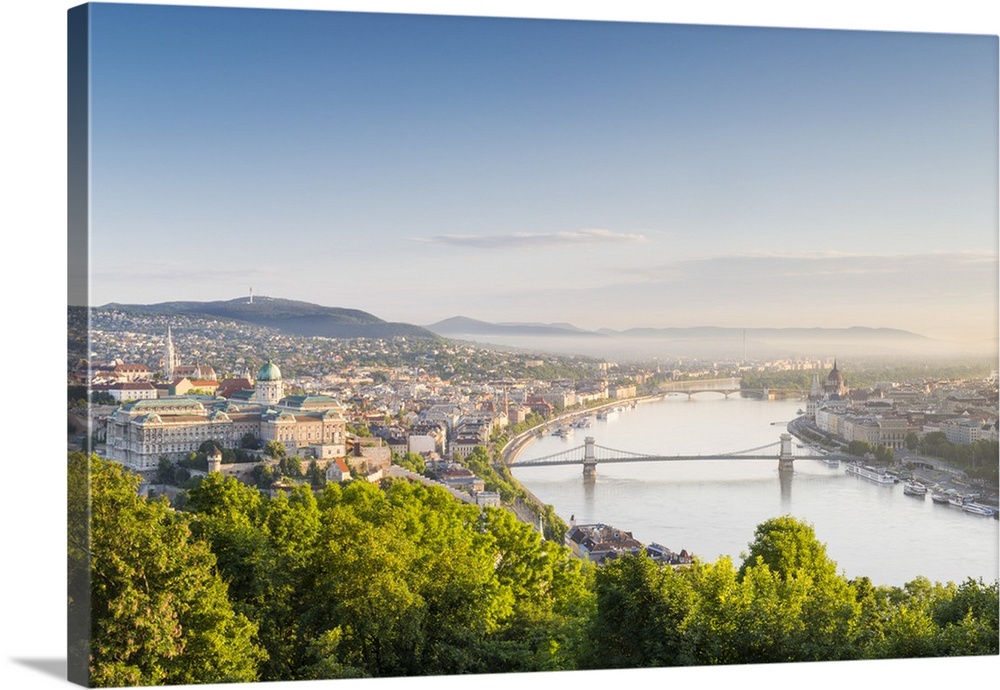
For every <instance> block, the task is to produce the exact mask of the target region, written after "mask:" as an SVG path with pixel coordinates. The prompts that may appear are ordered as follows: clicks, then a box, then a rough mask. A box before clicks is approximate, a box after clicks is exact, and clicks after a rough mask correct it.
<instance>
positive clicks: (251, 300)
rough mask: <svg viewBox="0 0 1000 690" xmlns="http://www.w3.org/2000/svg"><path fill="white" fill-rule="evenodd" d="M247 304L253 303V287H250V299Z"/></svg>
mask: <svg viewBox="0 0 1000 690" xmlns="http://www.w3.org/2000/svg"><path fill="white" fill-rule="evenodd" d="M247 304H253V288H252V287H251V288H250V301H249V302H247Z"/></svg>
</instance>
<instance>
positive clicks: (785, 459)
mask: <svg viewBox="0 0 1000 690" xmlns="http://www.w3.org/2000/svg"><path fill="white" fill-rule="evenodd" d="M796 458H816V459H820V458H830V459H847V456H844V457H843V458H841V457H840V456H834V455H826V456H824V455H819V454H813V453H804V454H799V455H796V454H795V453H794V452H793V450H792V435H791V434H781V436H780V439H779V440H778V441H776V442H774V443H770V444H768V445H765V446H759V447H757V448H748V449H747V450H739V451H733V452H729V453H710V454H707V455H704V454H703V455H650V454H646V453H636V452H633V451H628V450H617V449H614V448H607V447H605V446H600V445H598V444H597V443H595V442H594V438H593V437H592V436H588V437H587V438H585V439H584V444H583V445H582V446H577V447H575V448H570V449H568V450H564V451H561V452H559V453H552V454H551V455H545V456H543V457H540V458H532V459H531V460H518V461H517V462H515V463H513V464H512V465H511V466H512V467H515V468H522V467H552V466H555V465H583V476H584V477H594V476H596V475H597V465H598V464H610V463H620V462H676V461H691V460H777V461H778V470H779V471H782V472H790V471H791V470H792V464H793V462H794V461H795V459H796Z"/></svg>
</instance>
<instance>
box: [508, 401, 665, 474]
mask: <svg viewBox="0 0 1000 690" xmlns="http://www.w3.org/2000/svg"><path fill="white" fill-rule="evenodd" d="M663 396H664V394H662V393H656V394H652V395H642V396H637V397H634V398H622V399H620V400H614V401H612V402H608V403H601V404H600V405H595V406H594V407H587V408H584V409H582V410H570V411H569V412H564V413H563V414H561V415H559V416H557V417H553V418H552V419H546V420H545V421H544V422H542V423H541V424H536V425H535V426H533V427H531V428H530V429H527V430H525V431H522V432H521V433H520V434H518V435H517V436H515V437H514V438H512V439H510V440H509V441H507V443H506V444H504V447H503V448H501V449H500V457H501V458H502V460H503V463H504V464H505V465H507V466H508V467H509V466H510V465H512V464H514V462H515V460H516V459H517V456H518V454H519V453H520V452H521V451H522V450H524V449H525V448H527V447H528V445H530V444H531V442H532V441H534V440H536V439H538V438H540V437H542V436H545V434H547V433H549V432H550V431H552V430H553V429H555V428H556V427H559V426H564V425H566V424H572V423H573V422H576V421H579V420H581V419H585V418H587V417H590V416H591V415H595V414H598V413H599V412H602V411H603V410H611V409H615V408H618V407H622V406H628V407H634V406H635V405H641V404H644V403H648V402H655V401H657V400H662V399H663Z"/></svg>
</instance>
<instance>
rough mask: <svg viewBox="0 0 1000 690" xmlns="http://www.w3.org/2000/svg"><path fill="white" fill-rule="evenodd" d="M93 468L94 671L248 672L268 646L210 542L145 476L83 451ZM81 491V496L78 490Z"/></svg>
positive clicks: (95, 678)
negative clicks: (232, 595)
mask: <svg viewBox="0 0 1000 690" xmlns="http://www.w3.org/2000/svg"><path fill="white" fill-rule="evenodd" d="M70 465H71V466H70V474H71V475H72V474H75V473H80V472H87V471H88V469H89V478H90V485H89V493H90V496H89V504H90V514H91V520H90V534H89V562H90V577H91V592H90V612H91V627H90V637H91V639H90V663H89V666H90V673H91V682H92V683H93V684H94V685H99V686H122V685H154V684H185V683H196V682H200V683H206V682H217V683H221V682H247V681H254V680H257V679H258V678H259V674H258V669H259V665H260V663H261V661H262V660H263V659H264V658H265V657H266V652H265V651H264V649H263V648H262V647H260V645H259V644H257V642H256V640H255V637H256V632H257V625H256V624H255V623H254V622H252V621H250V620H249V619H248V618H246V617H245V616H243V615H241V614H239V613H237V612H236V611H234V609H233V606H232V604H231V603H230V601H229V598H228V591H227V586H226V583H225V582H224V581H223V580H222V578H221V577H220V576H219V573H218V571H217V570H216V558H215V555H214V554H213V553H212V551H211V550H210V549H209V546H208V544H206V543H205V542H203V541H199V540H197V539H194V538H193V537H192V534H191V530H190V528H189V525H188V521H187V520H186V519H185V518H184V517H182V516H179V515H177V514H176V513H174V511H173V510H171V508H170V507H169V504H168V503H167V501H166V500H165V499H161V500H155V501H150V500H147V499H145V498H142V497H140V496H138V495H137V493H136V490H137V488H138V485H139V479H138V477H136V476H135V475H132V474H129V473H127V472H125V471H124V470H123V469H122V468H121V467H120V466H119V465H117V464H115V463H111V462H106V461H102V460H99V459H98V458H96V457H92V458H90V460H89V468H87V465H88V458H87V457H86V456H85V455H83V454H82V453H77V454H75V455H74V456H73V457H72V458H71V460H70ZM78 498H79V499H81V500H82V499H83V497H78Z"/></svg>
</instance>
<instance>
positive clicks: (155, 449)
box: [107, 361, 347, 472]
mask: <svg viewBox="0 0 1000 690" xmlns="http://www.w3.org/2000/svg"><path fill="white" fill-rule="evenodd" d="M248 434H249V435H252V436H254V437H256V438H257V439H259V440H260V442H261V443H265V444H266V443H268V442H269V441H277V442H278V443H281V444H283V445H284V447H285V450H286V451H287V453H288V454H289V455H296V456H298V457H302V458H318V459H328V460H329V459H332V458H337V457H343V456H344V455H346V451H347V422H346V419H345V417H344V410H343V407H342V406H341V404H340V403H339V402H338V401H337V400H335V399H333V398H330V397H328V396H323V395H292V396H285V395H284V384H283V382H282V379H281V371H280V370H279V369H278V367H277V365H276V364H274V363H273V362H270V361H268V362H267V363H265V364H264V366H263V367H261V369H260V371H259V372H258V373H257V378H256V383H255V384H254V388H253V389H252V390H246V391H241V394H240V395H234V396H232V397H230V398H222V397H212V396H208V395H205V396H172V397H166V398H158V399H151V400H133V401H131V402H128V403H126V404H124V405H122V406H121V407H119V408H118V409H117V410H115V412H114V413H113V414H112V415H111V417H110V418H109V419H108V426H107V456H108V458H109V459H110V460H114V461H116V462H119V463H121V464H123V465H125V466H126V467H128V468H130V469H132V470H135V471H139V472H143V471H150V470H155V469H156V468H157V467H158V465H159V462H160V458H167V459H168V460H171V461H174V462H176V461H179V460H182V459H184V458H185V457H187V456H188V455H189V454H190V453H192V452H195V451H197V450H198V448H199V447H200V446H201V444H202V443H204V442H205V441H209V440H211V441H217V442H219V443H220V444H221V445H222V446H224V447H227V448H237V447H239V446H240V444H241V443H242V441H243V439H244V438H245V437H246V436H247V435H248Z"/></svg>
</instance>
